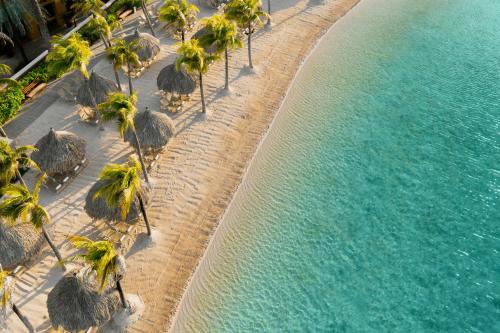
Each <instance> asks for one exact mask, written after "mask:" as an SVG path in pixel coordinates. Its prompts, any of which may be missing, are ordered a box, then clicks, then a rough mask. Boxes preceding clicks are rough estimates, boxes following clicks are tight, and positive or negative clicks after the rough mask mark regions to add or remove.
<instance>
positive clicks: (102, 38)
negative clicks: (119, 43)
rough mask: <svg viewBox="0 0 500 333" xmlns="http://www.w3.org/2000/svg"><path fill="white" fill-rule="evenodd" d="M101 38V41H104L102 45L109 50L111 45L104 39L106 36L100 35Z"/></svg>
mask: <svg viewBox="0 0 500 333" xmlns="http://www.w3.org/2000/svg"><path fill="white" fill-rule="evenodd" d="M99 35H100V36H101V40H102V43H103V44H104V48H105V49H106V50H107V49H108V48H109V47H110V45H109V44H108V41H107V40H106V38H104V35H103V34H102V33H100V34H99Z"/></svg>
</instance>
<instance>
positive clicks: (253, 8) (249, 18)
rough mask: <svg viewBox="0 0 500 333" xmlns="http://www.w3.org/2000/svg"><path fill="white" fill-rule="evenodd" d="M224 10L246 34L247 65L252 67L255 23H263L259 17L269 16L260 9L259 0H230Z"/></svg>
mask: <svg viewBox="0 0 500 333" xmlns="http://www.w3.org/2000/svg"><path fill="white" fill-rule="evenodd" d="M225 11H226V15H227V17H228V18H229V19H230V20H234V21H236V23H238V25H239V26H240V27H241V28H243V29H245V33H246V34H247V36H248V66H249V67H250V68H253V63H252V34H253V33H254V29H255V27H256V26H257V25H260V26H262V25H263V23H262V20H261V17H269V14H267V13H266V12H264V11H263V10H262V3H261V2H260V0H232V1H231V2H230V3H228V4H227V5H226V7H225Z"/></svg>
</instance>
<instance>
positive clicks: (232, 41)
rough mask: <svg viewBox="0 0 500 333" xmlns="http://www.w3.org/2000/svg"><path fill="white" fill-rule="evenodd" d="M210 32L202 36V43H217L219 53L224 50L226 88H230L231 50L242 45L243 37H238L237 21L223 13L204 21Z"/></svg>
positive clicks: (209, 44) (206, 44)
mask: <svg viewBox="0 0 500 333" xmlns="http://www.w3.org/2000/svg"><path fill="white" fill-rule="evenodd" d="M202 22H203V24H204V25H205V30H206V31H207V32H208V33H207V34H205V35H203V36H202V37H201V38H200V43H201V45H202V46H203V47H205V48H207V47H210V46H212V45H216V48H217V53H222V52H224V56H225V67H226V77H225V85H224V89H226V90H228V89H229V50H234V49H236V48H238V47H242V46H243V45H242V43H241V39H240V38H239V37H238V30H237V28H236V23H234V22H231V21H229V20H228V19H226V18H225V17H224V16H222V15H214V16H212V17H211V18H209V19H205V20H203V21H202Z"/></svg>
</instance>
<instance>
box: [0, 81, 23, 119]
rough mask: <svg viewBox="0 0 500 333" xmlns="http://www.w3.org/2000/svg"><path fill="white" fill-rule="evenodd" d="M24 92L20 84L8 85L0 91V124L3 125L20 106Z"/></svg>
mask: <svg viewBox="0 0 500 333" xmlns="http://www.w3.org/2000/svg"><path fill="white" fill-rule="evenodd" d="M23 100H24V94H23V92H22V88H21V87H20V86H17V87H9V88H7V89H5V90H3V91H1V92H0V124H1V125H3V124H5V122H6V121H7V120H9V119H10V118H12V117H13V116H14V115H15V114H16V113H17V111H19V109H20V108H21V104H22V103H23Z"/></svg>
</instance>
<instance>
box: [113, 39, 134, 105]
mask: <svg viewBox="0 0 500 333" xmlns="http://www.w3.org/2000/svg"><path fill="white" fill-rule="evenodd" d="M138 48H139V44H138V43H137V41H136V40H133V41H130V42H126V41H125V40H124V39H123V38H118V39H116V40H115V45H113V46H111V47H110V48H108V50H107V58H108V60H110V61H111V62H112V63H113V67H114V68H115V70H117V69H118V68H122V69H123V67H124V66H127V71H128V88H129V92H130V95H131V96H132V94H133V93H134V87H133V86H132V68H133V67H136V66H140V65H141V61H140V60H139V56H138V55H137V50H138Z"/></svg>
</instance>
